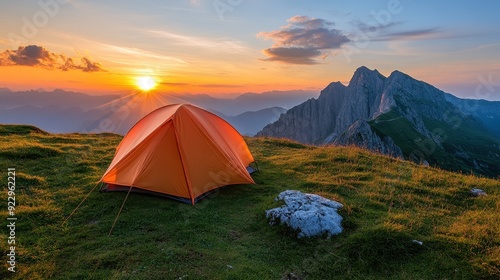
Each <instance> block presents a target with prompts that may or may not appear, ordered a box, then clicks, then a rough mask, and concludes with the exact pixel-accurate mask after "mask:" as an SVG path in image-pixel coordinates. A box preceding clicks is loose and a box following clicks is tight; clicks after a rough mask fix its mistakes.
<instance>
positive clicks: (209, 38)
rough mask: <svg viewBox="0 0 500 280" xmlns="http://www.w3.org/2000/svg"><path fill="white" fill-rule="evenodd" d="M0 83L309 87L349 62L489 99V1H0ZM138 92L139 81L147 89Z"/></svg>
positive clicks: (498, 46) (499, 89) (492, 70)
mask: <svg viewBox="0 0 500 280" xmlns="http://www.w3.org/2000/svg"><path fill="white" fill-rule="evenodd" d="M0 5H1V9H0V15H1V16H0V87H4V88H5V87H6V88H10V89H11V90H29V89H39V88H43V89H45V90H53V89H55V88H59V89H64V90H72V91H79V92H84V93H90V94H106V93H128V92H131V91H134V90H138V89H140V88H142V89H144V87H146V88H147V87H149V86H150V87H154V90H155V91H161V92H163V93H169V92H172V93H208V94H213V95H223V94H227V95H229V94H232V93H233V94H234V93H244V92H264V91H272V90H299V89H303V90H317V91H320V90H321V89H323V88H325V87H326V86H327V85H328V84H329V83H330V82H335V81H341V82H342V83H344V84H347V83H348V82H349V80H350V78H351V77H352V75H353V72H354V71H355V70H356V69H357V68H358V67H360V66H367V67H368V68H370V69H377V70H379V72H381V73H382V74H384V75H386V76H388V75H390V73H391V72H392V71H394V70H399V71H402V72H405V73H407V74H409V75H411V76H412V77H414V78H416V79H418V80H423V81H426V82H428V83H430V84H432V85H434V86H436V87H438V88H440V89H442V90H444V91H446V92H450V93H452V94H455V95H457V96H459V97H467V98H481V99H487V100H500V17H499V16H498V11H500V2H499V1H451V0H442V1H427V0H420V1H416V0H413V1H412V0H370V1H368V0H366V1H361V0H345V1H341V0H316V1H312V0H311V1H305V0H302V1H299V0H266V1H264V0H170V1H160V0H144V1H132V0H124V1H118V0H115V1H112V0H99V1H97V0H85V1H84V0H38V1H32V0H17V1H7V0H0ZM148 85H149V86H148Z"/></svg>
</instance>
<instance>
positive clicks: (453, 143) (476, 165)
mask: <svg viewBox="0 0 500 280" xmlns="http://www.w3.org/2000/svg"><path fill="white" fill-rule="evenodd" d="M257 135H258V136H272V137H285V138H290V139H293V140H296V141H299V142H302V143H308V144H320V145H322V144H338V145H356V146H360V147H364V148H367V149H370V150H374V151H379V152H381V153H384V154H387V155H391V156H395V157H400V158H405V159H410V160H413V161H415V162H419V163H423V164H430V165H434V166H439V167H441V168H444V169H448V170H453V171H461V172H467V173H469V172H471V171H473V172H475V173H477V174H484V175H487V176H499V175H500V102H491V101H485V100H468V99H460V98H457V97H455V96H453V95H451V94H447V93H445V92H443V91H441V90H439V89H437V88H435V87H433V86H432V85H430V84H427V83H425V82H422V81H418V80H415V79H413V78H412V77H410V76H408V75H406V74H404V73H402V72H399V71H394V72H393V73H391V75H390V76H389V77H385V76H383V75H382V74H380V73H379V72H378V71H377V70H370V69H368V68H366V67H360V68H359V69H357V70H356V72H355V73H354V75H353V77H352V79H351V81H350V82H349V85H348V86H344V85H343V84H342V83H340V82H335V83H331V84H330V85H328V86H327V87H326V88H325V89H324V90H323V91H322V92H321V94H320V96H319V97H318V98H317V99H311V100H308V101H306V102H304V103H302V104H300V105H298V106H296V107H294V108H292V109H290V110H288V111H287V113H285V114H283V115H281V117H280V118H279V120H278V121H276V122H274V123H272V124H269V125H267V126H266V127H265V128H264V129H263V130H262V131H260V132H259V133H258V134H257Z"/></svg>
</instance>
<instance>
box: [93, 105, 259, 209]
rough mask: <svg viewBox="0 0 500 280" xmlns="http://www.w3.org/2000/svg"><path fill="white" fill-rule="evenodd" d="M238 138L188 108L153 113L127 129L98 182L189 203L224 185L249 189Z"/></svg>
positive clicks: (244, 150) (246, 158)
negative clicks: (236, 185) (246, 185)
mask: <svg viewBox="0 0 500 280" xmlns="http://www.w3.org/2000/svg"><path fill="white" fill-rule="evenodd" d="M253 161H254V159H253V156H252V154H251V153H250V150H249V149H248V146H247V144H246V143H245V141H244V140H243V138H242V137H241V135H240V134H239V133H238V131H236V129H234V128H233V127H232V126H231V125H230V124H228V123H227V122H226V121H224V120H223V119H221V118H219V117H218V116H216V115H214V114H212V113H210V112H207V111H205V110H203V109H200V108H198V107H195V106H192V105H186V104H182V105H178V104H176V105H168V106H165V107H162V108H159V109H157V110H155V111H153V112H152V113H150V114H149V115H147V116H146V117H144V118H143V119H141V120H140V121H139V122H137V124H135V125H134V127H132V129H130V131H129V132H128V133H127V135H125V137H124V138H123V140H122V141H121V143H120V144H119V145H118V147H117V148H116V153H115V156H114V159H113V161H112V162H111V164H110V166H109V167H108V169H107V170H106V173H104V176H102V178H101V182H104V183H106V184H107V186H106V187H105V189H106V190H108V191H120V190H121V191H123V190H125V191H128V190H131V191H138V192H154V193H159V194H164V195H168V196H172V197H173V198H175V199H178V200H181V201H184V202H187V203H191V204H194V203H195V202H196V201H198V200H199V199H200V198H202V197H203V196H204V195H205V194H207V192H209V191H211V190H213V189H216V188H218V187H221V186H225V185H232V184H254V181H253V179H252V177H251V176H250V174H249V170H250V169H248V170H247V167H248V168H250V167H249V164H250V163H252V162H253Z"/></svg>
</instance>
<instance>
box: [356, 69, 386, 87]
mask: <svg viewBox="0 0 500 280" xmlns="http://www.w3.org/2000/svg"><path fill="white" fill-rule="evenodd" d="M385 79H386V78H385V76H384V75H382V74H380V72H379V71H378V70H377V69H374V70H371V69H369V68H368V67H366V66H361V67H359V68H358V69H356V71H355V72H354V75H353V76H352V78H351V81H350V82H349V84H351V83H353V84H355V83H357V82H358V81H360V80H372V81H373V80H385Z"/></svg>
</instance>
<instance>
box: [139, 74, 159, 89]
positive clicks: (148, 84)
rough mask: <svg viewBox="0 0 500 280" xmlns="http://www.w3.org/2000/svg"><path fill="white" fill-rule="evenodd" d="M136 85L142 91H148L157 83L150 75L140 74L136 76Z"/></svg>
mask: <svg viewBox="0 0 500 280" xmlns="http://www.w3.org/2000/svg"><path fill="white" fill-rule="evenodd" d="M136 85H137V87H138V88H139V89H140V90H142V91H150V90H152V89H154V88H155V87H156V86H157V85H158V83H157V82H156V81H155V79H153V78H152V77H151V76H142V77H139V78H137V80H136Z"/></svg>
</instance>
